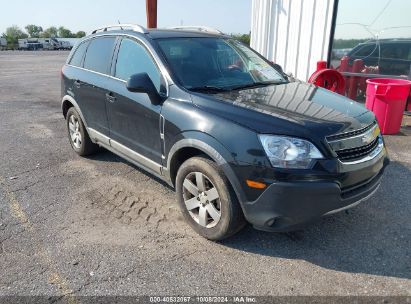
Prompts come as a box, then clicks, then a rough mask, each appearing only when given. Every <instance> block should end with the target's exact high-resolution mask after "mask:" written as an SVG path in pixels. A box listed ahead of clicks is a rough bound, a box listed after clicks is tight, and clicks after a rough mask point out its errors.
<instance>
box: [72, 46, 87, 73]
mask: <svg viewBox="0 0 411 304" xmlns="http://www.w3.org/2000/svg"><path fill="white" fill-rule="evenodd" d="M88 44H89V42H88V41H86V42H83V43H81V44H80V45H79V46H78V47H77V49H76V50H75V51H74V54H73V57H71V60H70V64H71V65H74V66H77V67H81V64H82V62H83V58H84V54H85V53H86V50H87V46H88Z"/></svg>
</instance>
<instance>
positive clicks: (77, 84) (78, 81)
mask: <svg viewBox="0 0 411 304" xmlns="http://www.w3.org/2000/svg"><path fill="white" fill-rule="evenodd" d="M74 85H75V86H76V88H77V89H79V88H80V87H81V82H80V80H76V81H74Z"/></svg>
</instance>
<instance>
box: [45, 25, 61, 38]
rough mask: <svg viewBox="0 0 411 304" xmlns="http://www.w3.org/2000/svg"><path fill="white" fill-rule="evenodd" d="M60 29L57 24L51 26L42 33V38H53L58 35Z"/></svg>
mask: <svg viewBox="0 0 411 304" xmlns="http://www.w3.org/2000/svg"><path fill="white" fill-rule="evenodd" d="M58 32H59V30H58V29H57V28H56V27H55V26H51V27H49V28H47V29H45V30H44V32H43V33H41V37H42V38H53V37H57V36H58Z"/></svg>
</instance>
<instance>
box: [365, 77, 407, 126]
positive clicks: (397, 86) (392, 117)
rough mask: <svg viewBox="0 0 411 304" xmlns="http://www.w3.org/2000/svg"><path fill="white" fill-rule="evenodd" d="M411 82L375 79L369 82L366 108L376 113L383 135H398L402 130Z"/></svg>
mask: <svg viewBox="0 0 411 304" xmlns="http://www.w3.org/2000/svg"><path fill="white" fill-rule="evenodd" d="M410 87H411V81H408V80H402V79H389V78H375V79H368V80H367V99H366V102H365V107H366V108H367V109H368V110H371V111H373V112H374V114H375V116H376V117H377V120H378V124H379V126H380V129H381V132H382V134H397V133H398V132H399V131H400V128H401V121H402V116H403V113H404V110H405V104H406V101H407V98H408V95H409V94H410Z"/></svg>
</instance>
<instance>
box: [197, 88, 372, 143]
mask: <svg viewBox="0 0 411 304" xmlns="http://www.w3.org/2000/svg"><path fill="white" fill-rule="evenodd" d="M192 99H193V102H194V103H195V104H196V105H197V106H199V107H201V108H203V109H204V110H207V111H210V112H213V113H215V114H216V115H219V116H222V117H224V118H226V119H229V120H231V121H233V122H235V123H238V124H241V125H243V126H246V127H247V128H250V129H253V130H255V131H256V132H258V133H271V134H283V135H294V136H296V135H297V136H300V137H301V136H303V134H304V137H307V138H310V137H311V136H310V134H312V133H313V132H315V134H317V135H320V136H323V137H325V136H329V135H335V134H339V133H345V132H349V131H353V130H358V129H361V128H364V127H366V126H368V125H369V124H371V123H372V122H373V121H374V120H375V117H374V114H373V113H371V112H369V111H368V110H367V109H365V107H363V106H361V105H359V104H358V103H357V102H355V101H353V100H351V99H348V98H346V97H344V96H341V95H338V94H335V93H332V92H330V91H328V90H325V89H322V88H319V87H316V86H314V85H312V84H308V83H304V82H298V81H295V82H290V83H286V84H280V85H270V86H266V87H260V88H253V89H245V90H240V91H238V90H236V91H229V92H223V93H219V94H215V95H206V97H205V94H201V93H198V94H197V93H193V94H192Z"/></svg>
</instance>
